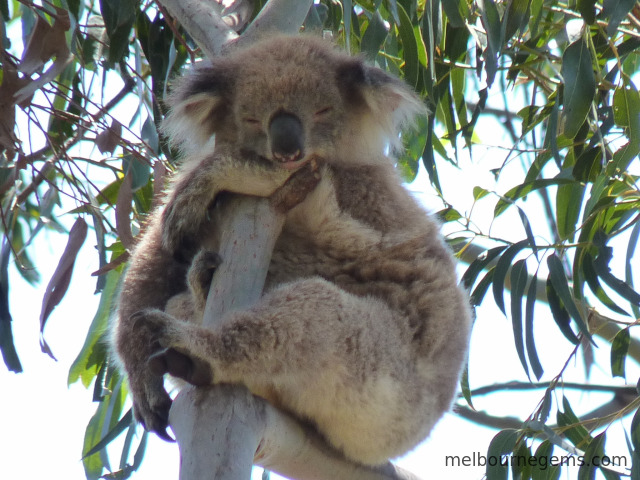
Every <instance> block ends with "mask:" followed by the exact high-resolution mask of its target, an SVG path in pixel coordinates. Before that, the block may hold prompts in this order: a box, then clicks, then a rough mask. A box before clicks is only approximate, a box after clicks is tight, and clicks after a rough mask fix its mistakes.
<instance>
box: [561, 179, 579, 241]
mask: <svg viewBox="0 0 640 480" xmlns="http://www.w3.org/2000/svg"><path fill="white" fill-rule="evenodd" d="M584 191H585V188H584V186H582V185H580V184H579V183H577V182H571V183H569V184H566V185H561V186H559V187H558V192H557V194H556V223H557V226H558V234H559V235H560V239H562V240H569V241H573V238H574V236H575V233H576V224H577V223H578V217H579V215H580V209H581V207H582V198H583V197H584Z"/></svg>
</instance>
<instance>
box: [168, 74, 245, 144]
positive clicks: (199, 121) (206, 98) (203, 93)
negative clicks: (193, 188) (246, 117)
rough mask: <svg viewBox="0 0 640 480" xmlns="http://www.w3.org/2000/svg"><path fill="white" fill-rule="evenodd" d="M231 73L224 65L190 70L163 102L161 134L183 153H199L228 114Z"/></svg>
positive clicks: (231, 83) (222, 124) (221, 125)
mask: <svg viewBox="0 0 640 480" xmlns="http://www.w3.org/2000/svg"><path fill="white" fill-rule="evenodd" d="M232 76H233V71H232V69H230V68H228V67H227V66H226V65H211V64H203V65H199V66H197V67H194V68H193V70H192V71H191V72H189V73H187V74H186V75H185V76H184V77H182V78H181V79H179V80H178V81H177V82H176V85H175V86H174V87H173V88H172V92H171V95H170V96H169V98H168V99H167V101H166V104H167V106H168V107H169V113H168V114H167V116H166V117H165V119H164V121H163V122H162V132H163V133H164V135H166V136H167V138H168V140H169V143H170V144H171V146H173V147H174V148H177V149H179V150H180V151H181V152H182V153H183V154H187V155H188V154H190V153H192V152H197V151H200V150H202V148H203V147H204V146H205V145H206V144H207V142H209V141H210V140H211V137H212V135H213V134H214V133H216V132H217V131H219V130H220V129H221V128H222V127H223V126H224V124H225V122H226V120H227V116H228V115H229V112H230V101H231V86H232V85H233V79H232Z"/></svg>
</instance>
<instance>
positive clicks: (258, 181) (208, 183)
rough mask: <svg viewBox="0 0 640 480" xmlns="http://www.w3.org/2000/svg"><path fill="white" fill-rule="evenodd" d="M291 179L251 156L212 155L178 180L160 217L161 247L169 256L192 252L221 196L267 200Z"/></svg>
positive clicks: (287, 172) (286, 171)
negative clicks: (223, 193) (227, 193)
mask: <svg viewBox="0 0 640 480" xmlns="http://www.w3.org/2000/svg"><path fill="white" fill-rule="evenodd" d="M291 175H292V171H291V170H286V169H284V168H280V167H278V166H277V165H275V164H272V163H270V162H268V161H266V160H262V159H259V158H256V157H255V156H254V155H251V156H249V157H246V158H243V157H242V156H240V155H237V154H232V153H230V152H228V151H226V150H222V151H216V152H215V153H213V154H212V155H210V156H208V157H205V158H204V159H202V160H200V161H199V162H197V163H195V164H194V165H193V166H191V167H190V168H189V169H188V170H186V171H185V172H184V173H182V174H181V175H179V176H178V178H177V179H176V181H175V183H174V185H173V188H172V189H171V194H170V196H169V198H168V202H167V206H166V208H165V210H164V213H163V215H162V244H163V247H164V248H165V249H166V250H167V251H168V252H170V253H172V254H176V253H177V252H180V251H182V250H184V249H185V248H186V249H189V248H191V249H193V248H194V247H196V248H197V247H198V245H193V242H194V240H195V239H196V237H197V235H198V232H199V231H200V229H201V228H202V226H203V224H204V223H205V222H207V221H208V209H209V206H210V205H211V204H212V203H213V201H214V200H215V198H216V197H217V195H218V194H219V193H221V192H230V193H237V194H242V195H251V196H256V197H269V196H271V195H272V194H273V193H274V192H275V191H276V190H278V188H279V187H281V186H283V185H284V184H285V182H286V181H287V180H288V179H289V177H290V176H291Z"/></svg>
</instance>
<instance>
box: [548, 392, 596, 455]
mask: <svg viewBox="0 0 640 480" xmlns="http://www.w3.org/2000/svg"><path fill="white" fill-rule="evenodd" d="M562 410H563V411H560V410H558V412H557V421H558V426H559V427H569V428H563V430H562V431H563V433H564V435H565V436H566V437H567V438H568V439H569V440H570V441H571V443H573V444H574V445H575V446H576V447H578V448H584V447H585V446H586V445H587V444H589V443H590V442H591V440H592V437H591V435H590V434H589V431H588V430H587V429H586V428H585V427H584V425H582V424H581V423H580V419H579V418H578V417H577V416H576V414H575V413H573V410H572V408H571V405H570V404H569V400H567V397H564V396H563V397H562Z"/></svg>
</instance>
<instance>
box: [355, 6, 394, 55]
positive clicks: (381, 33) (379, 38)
mask: <svg viewBox="0 0 640 480" xmlns="http://www.w3.org/2000/svg"><path fill="white" fill-rule="evenodd" d="M388 34H389V31H388V29H387V26H386V24H385V22H384V19H383V18H382V16H381V15H380V12H378V11H376V12H375V13H374V14H373V15H371V20H369V26H368V27H367V29H366V30H365V31H364V35H362V41H361V42H360V51H362V53H364V55H365V57H366V58H367V59H369V60H370V61H373V60H375V58H376V57H377V56H378V52H379V51H380V47H381V46H382V44H383V43H384V41H385V39H386V38H387V35H388Z"/></svg>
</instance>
